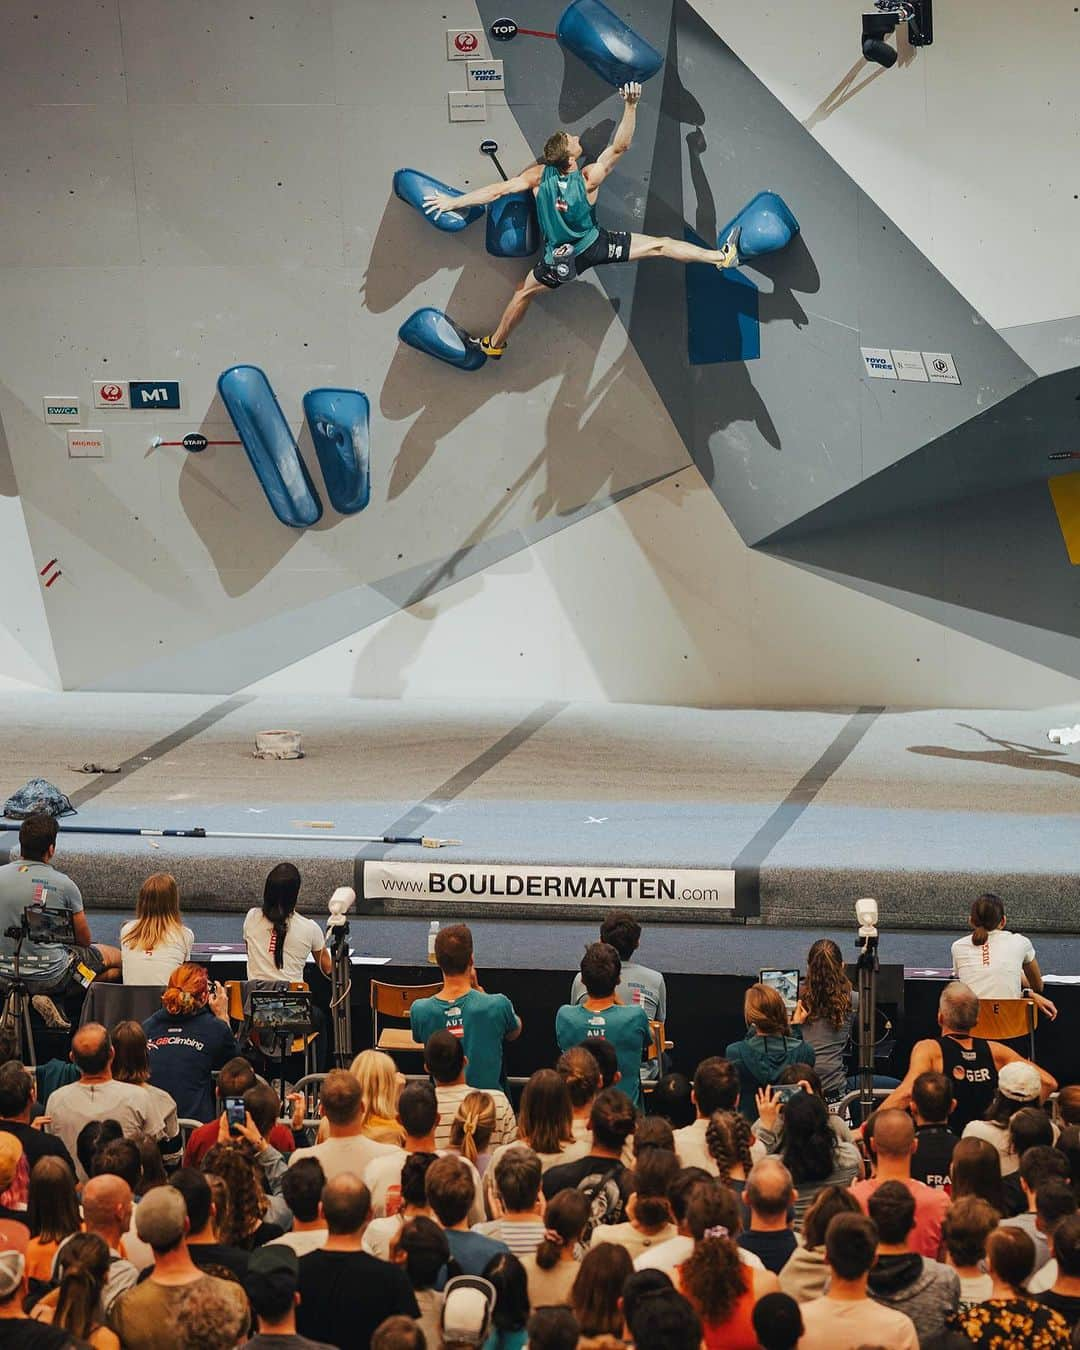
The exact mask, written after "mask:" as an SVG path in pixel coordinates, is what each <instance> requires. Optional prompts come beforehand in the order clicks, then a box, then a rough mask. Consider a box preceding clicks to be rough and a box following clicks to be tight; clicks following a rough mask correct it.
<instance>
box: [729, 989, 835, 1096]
mask: <svg viewBox="0 0 1080 1350" xmlns="http://www.w3.org/2000/svg"><path fill="white" fill-rule="evenodd" d="M743 1019H744V1021H745V1022H746V1028H747V1030H746V1035H745V1037H744V1038H743V1039H742V1040H741V1041H733V1042H732V1043H731V1045H729V1046H728V1048H727V1049H726V1050H725V1051H724V1057H725V1058H726V1059H729V1060H730V1061H731V1062H732V1063H733V1064H734V1065H735V1066H736V1068H737V1069H738V1070H739V1087H740V1093H739V1110H740V1111H741V1112H742V1113H743V1115H744V1116H746V1117H747V1119H749V1120H753V1118H754V1101H755V1098H756V1096H757V1093H758V1092H759V1091H760V1089H761V1088H763V1087H767V1086H769V1085H770V1084H772V1083H775V1082H776V1080H777V1077H778V1075H779V1073H780V1070H781V1069H786V1068H787V1066H788V1065H789V1064H813V1062H814V1048H813V1046H811V1045H807V1043H806V1042H805V1041H804V1040H803V1038H802V1033H801V1032H800V1031H799V1030H798V1028H795V1029H794V1030H793V1029H792V1027H791V1024H790V1022H789V1021H788V1014H787V1008H786V1007H785V1006H784V1000H783V999H782V998H781V997H780V995H779V994H778V993H777V991H776V990H775V989H771V988H770V987H769V986H768V985H767V984H752V985H751V986H750V988H749V989H748V990H747V991H746V997H745V998H744V999H743Z"/></svg>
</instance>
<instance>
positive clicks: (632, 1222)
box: [592, 1148, 679, 1259]
mask: <svg viewBox="0 0 1080 1350" xmlns="http://www.w3.org/2000/svg"><path fill="white" fill-rule="evenodd" d="M678 1170H679V1160H678V1158H676V1156H675V1154H674V1153H673V1152H672V1151H671V1150H669V1149H662V1148H647V1149H645V1150H644V1151H643V1152H641V1153H639V1154H638V1156H637V1158H636V1159H635V1160H634V1171H633V1186H634V1191H633V1194H632V1195H631V1196H630V1199H629V1200H628V1201H627V1202H626V1221H625V1222H624V1223H606V1224H600V1225H599V1226H598V1227H596V1228H595V1229H593V1235H592V1245H593V1246H594V1247H595V1246H596V1244H597V1243H600V1242H615V1243H617V1244H618V1245H619V1246H620V1247H624V1248H625V1249H626V1250H627V1251H628V1252H629V1253H630V1257H631V1259H634V1258H636V1257H638V1256H640V1255H641V1254H642V1252H646V1251H648V1250H649V1249H650V1247H658V1246H659V1245H660V1243H662V1242H668V1241H670V1239H671V1238H673V1237H675V1236H677V1234H678V1231H679V1230H678V1229H677V1228H676V1226H675V1220H674V1218H673V1216H672V1213H671V1204H670V1202H669V1200H668V1187H669V1186H670V1185H671V1183H672V1181H673V1180H674V1179H675V1174H676V1172H678Z"/></svg>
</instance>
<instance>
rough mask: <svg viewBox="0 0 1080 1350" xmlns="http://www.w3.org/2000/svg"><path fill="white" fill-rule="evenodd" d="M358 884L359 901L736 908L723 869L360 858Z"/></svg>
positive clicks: (729, 874)
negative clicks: (362, 860)
mask: <svg viewBox="0 0 1080 1350" xmlns="http://www.w3.org/2000/svg"><path fill="white" fill-rule="evenodd" d="M362 885H363V897H364V899H365V900H389V901H394V900H398V901H400V900H408V901H420V902H423V901H425V900H432V901H447V900H456V901H459V902H461V903H463V904H469V903H470V902H471V903H474V904H478V905H479V904H489V905H490V904H506V903H507V902H510V901H515V900H521V901H526V902H528V903H529V905H530V906H533V907H537V906H539V907H543V906H544V905H566V904H572V903H574V902H578V903H586V904H591V905H607V906H617V907H618V908H620V909H633V908H635V907H640V908H643V909H665V908H670V909H684V908H686V907H688V906H694V907H697V908H703V909H729V910H733V909H734V908H735V873H734V871H732V870H730V869H712V868H668V867H574V866H567V867H552V866H549V865H543V866H541V865H539V864H537V865H535V866H534V865H532V864H522V865H519V866H514V865H513V864H501V863H449V864H448V863H443V862H430V863H429V862H397V861H394V860H372V859H365V860H364V862H363V876H362Z"/></svg>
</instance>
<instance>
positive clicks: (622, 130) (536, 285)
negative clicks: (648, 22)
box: [424, 84, 739, 359]
mask: <svg viewBox="0 0 1080 1350" xmlns="http://www.w3.org/2000/svg"><path fill="white" fill-rule="evenodd" d="M619 93H620V94H621V95H622V99H623V102H624V104H625V105H626V106H625V107H624V109H623V115H622V120H621V122H620V123H619V126H618V129H617V130H616V132H615V135H614V137H613V139H612V142H611V144H610V145H609V146H608V147H607V149H606V150H604V152H603V153H602V154H601V155H600V158H599V159H598V160H597V161H596V163H595V164H587V165H586V166H585V167H584V168H583V169H581V168H579V167H578V159H579V157H580V155H581V141H580V140H579V139H578V137H577V136H574V135H571V134H570V133H569V132H566V131H557V132H556V133H555V134H554V135H553V136H551V137H549V138H548V141H547V144H546V145H545V146H544V154H543V157H542V159H541V160H540V161H539V162H538V163H536V164H534V165H531V166H530V167H529V168H527V169H525V170H524V171H523V172H522V173H519V174H518V175H517V176H516V177H515V178H508V179H507V180H506V182H503V183H492V184H491V186H490V187H483V188H477V189H475V191H473V192H466V193H464V194H463V195H462V196H460V197H451V196H449V195H447V194H446V193H442V192H433V193H430V194H429V195H428V196H426V197H425V198H424V210H425V211H426V212H427V213H428V215H430V216H431V217H432V218H433V219H435V220H438V218H439V216H440V215H441V214H442V213H443V212H444V211H458V210H461V209H463V208H465V207H469V206H482V205H484V204H485V203H487V202H493V201H495V200H497V199H498V198H499V197H505V196H506V195H507V194H508V193H511V192H524V191H527V190H531V191H532V192H533V193H534V194H535V196H536V214H537V216H538V218H539V221H540V229H541V232H542V233H543V236H544V256H543V257H542V258H541V259H540V261H539V262H538V263H537V264H536V266H535V267H534V268H533V269H532V271H531V272H530V273H529V274H528V275H527V276H526V277H524V278H523V279H522V281H521V282H520V283H519V284H518V286H517V288H516V290H515V291H514V294H513V297H512V298H511V300H510V303H509V304H508V305H507V307H506V309H505V311H504V312H503V316H502V318H501V319H500V320H499V326H498V327H497V328H496V329H495V330H494V331H493V332H491V333H488V334H487V335H486V336H485V337H482V338H478V339H476V342H477V345H478V346H479V348H480V350H481V351H482V352H483V353H484V354H485V355H486V356H493V357H495V358H496V359H498V358H499V357H501V356H502V354H503V352H504V351H505V349H506V341H507V338H508V337H509V336H510V333H511V332H512V331H513V329H514V328H516V327H517V325H518V324H519V323H520V322H521V320H522V319H523V318H524V317H525V311H526V310H527V309H528V308H529V304H530V303H531V301H532V300H533V299H534V298H535V296H537V295H538V294H539V293H540V291H541V290H542V289H543V288H544V287H547V288H548V289H549V290H555V289H557V288H558V287H559V286H561V285H562V284H563V282H564V281H572V280H573V279H574V278H575V277H578V276H580V275H581V274H582V272H585V271H588V269H589V268H590V267H600V266H603V265H604V264H606V263H625V262H637V261H638V260H639V259H640V258H673V259H674V260H675V261H676V262H685V263H689V262H703V263H712V264H714V265H715V266H716V267H720V268H725V267H737V266H738V264H739V248H738V243H739V238H738V236H739V231H738V230H737V229H735V230H732V232H731V233H730V234H729V235H728V237H727V239H725V241H724V243H723V246H722V247H721V248H718V249H709V248H699V247H698V245H697V244H689V243H685V242H684V241H683V240H681V239H667V238H662V237H657V236H655V235H650V234H636V233H635V234H631V233H630V232H629V231H628V230H605V229H603V228H602V227H600V226H598V225H597V223H596V217H595V215H594V211H593V208H594V207H595V205H596V197H597V194H598V193H599V191H600V185H601V184H602V183H603V181H604V179H605V178H606V177H607V176H608V174H609V173H611V171H612V169H613V168H614V167H615V165H616V163H617V161H618V159H619V157H620V156H621V155H623V154H625V153H626V151H627V150H628V149H629V148H630V142H631V141H632V140H633V138H634V126H635V123H636V121H637V103H638V99H639V98H640V97H641V85H640V84H624V85H623V87H622V88H621V89H620V90H619Z"/></svg>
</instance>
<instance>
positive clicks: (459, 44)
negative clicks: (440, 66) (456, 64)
mask: <svg viewBox="0 0 1080 1350" xmlns="http://www.w3.org/2000/svg"><path fill="white" fill-rule="evenodd" d="M486 53H487V45H486V43H485V42H484V30H483V29H482V28H448V29H447V30H446V59H447V60H448V61H472V60H474V59H475V58H476V57H478V56H484V55H486Z"/></svg>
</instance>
